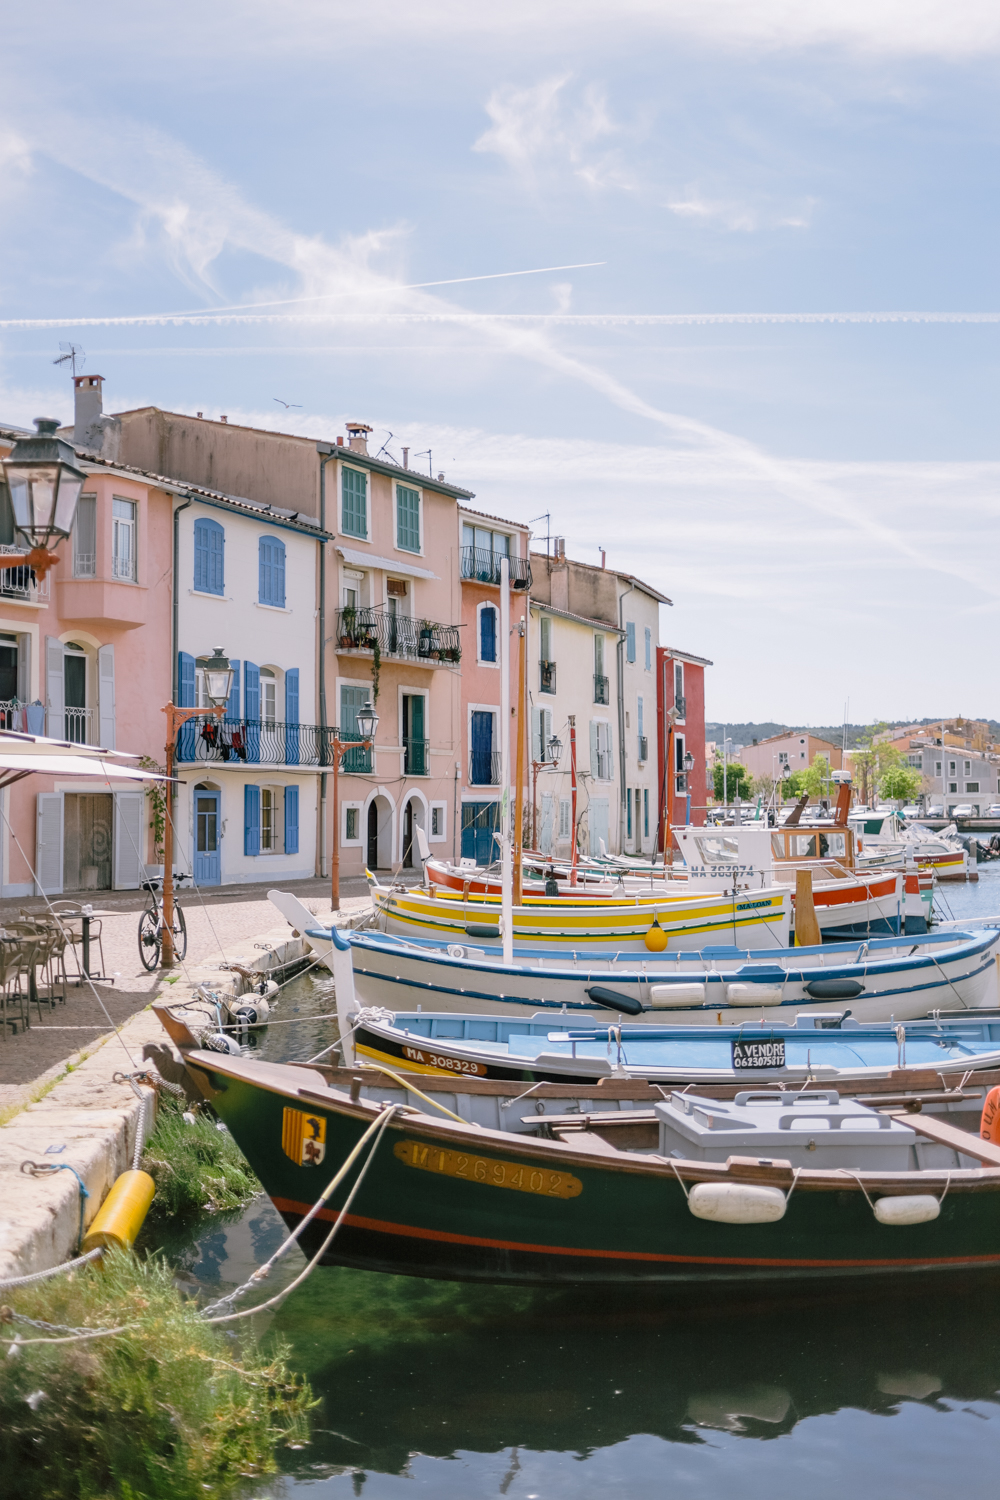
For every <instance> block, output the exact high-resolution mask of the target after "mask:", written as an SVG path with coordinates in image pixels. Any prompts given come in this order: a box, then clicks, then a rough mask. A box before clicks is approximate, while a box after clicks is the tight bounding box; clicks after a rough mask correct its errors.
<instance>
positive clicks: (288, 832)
mask: <svg viewBox="0 0 1000 1500" xmlns="http://www.w3.org/2000/svg"><path fill="white" fill-rule="evenodd" d="M298 852H299V789H298V787H297V786H286V787H285V853H286V854H298Z"/></svg>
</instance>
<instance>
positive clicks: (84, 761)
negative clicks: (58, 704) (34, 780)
mask: <svg viewBox="0 0 1000 1500" xmlns="http://www.w3.org/2000/svg"><path fill="white" fill-rule="evenodd" d="M0 771H37V772H38V773H39V775H42V776H89V777H91V778H92V779H93V780H95V781H166V780H167V778H166V777H165V776H158V775H157V774H156V772H155V771H139V770H137V769H136V767H135V766H122V765H119V764H118V762H117V761H115V762H110V761H105V760H103V759H97V758H95V757H93V756H90V757H88V756H85V755H8V754H7V752H6V750H4V749H0Z"/></svg>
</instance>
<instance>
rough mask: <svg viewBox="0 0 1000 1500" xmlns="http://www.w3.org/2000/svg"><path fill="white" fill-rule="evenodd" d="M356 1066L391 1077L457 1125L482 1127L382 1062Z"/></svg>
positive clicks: (474, 1127) (476, 1128) (401, 1086)
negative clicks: (408, 1081) (446, 1107)
mask: <svg viewBox="0 0 1000 1500" xmlns="http://www.w3.org/2000/svg"><path fill="white" fill-rule="evenodd" d="M358 1067H359V1068H371V1069H372V1070H373V1071H374V1072H376V1073H384V1074H385V1075H386V1077H387V1078H391V1079H393V1080H394V1082H396V1083H398V1084H399V1086H400V1088H402V1089H408V1090H409V1092H410V1093H411V1094H416V1096H417V1098H418V1099H422V1100H423V1101H424V1103H425V1104H429V1105H430V1106H431V1108H432V1109H439V1110H440V1111H441V1113H442V1114H443V1115H447V1116H448V1118H449V1120H457V1121H458V1123H459V1125H471V1126H472V1128H473V1129H474V1130H480V1129H482V1127H481V1126H480V1125H477V1124H476V1122H475V1120H463V1119H462V1116H461V1115H456V1114H455V1112H454V1110H451V1109H445V1107H444V1105H443V1104H439V1103H438V1102H437V1100H436V1099H432V1098H431V1096H430V1095H429V1094H425V1093H423V1092H422V1091H421V1090H420V1089H418V1088H417V1087H416V1085H415V1084H412V1083H407V1081H406V1079H405V1078H403V1077H401V1076H400V1074H399V1073H394V1072H393V1070H392V1069H391V1068H387V1067H386V1066H385V1064H384V1063H358ZM522 1097H523V1096H522Z"/></svg>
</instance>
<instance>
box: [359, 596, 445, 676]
mask: <svg viewBox="0 0 1000 1500" xmlns="http://www.w3.org/2000/svg"><path fill="white" fill-rule="evenodd" d="M376 642H377V643H378V648H379V653H380V654H381V655H382V656H394V657H402V658H403V659H404V660H406V661H427V662H431V661H443V662H458V661H461V660H462V642H461V639H460V637H459V632H458V626H457V625H438V624H435V623H434V621H432V620H426V621H425V620H413V619H411V618H410V616H409V615H393V614H390V613H389V611H388V610H387V609H383V608H382V607H381V605H378V606H374V607H372V608H371V609H339V610H338V611H337V644H338V646H339V647H340V649H341V650H342V651H371V652H374V650H375V644H376Z"/></svg>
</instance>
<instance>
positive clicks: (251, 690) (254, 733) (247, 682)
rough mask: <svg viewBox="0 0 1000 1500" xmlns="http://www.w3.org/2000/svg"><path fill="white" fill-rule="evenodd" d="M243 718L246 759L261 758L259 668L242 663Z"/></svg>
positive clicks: (246, 662) (251, 662)
mask: <svg viewBox="0 0 1000 1500" xmlns="http://www.w3.org/2000/svg"><path fill="white" fill-rule="evenodd" d="M243 718H244V721H246V757H247V760H259V759H261V669H259V666H255V664H253V661H244V663H243Z"/></svg>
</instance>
